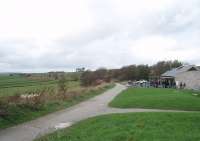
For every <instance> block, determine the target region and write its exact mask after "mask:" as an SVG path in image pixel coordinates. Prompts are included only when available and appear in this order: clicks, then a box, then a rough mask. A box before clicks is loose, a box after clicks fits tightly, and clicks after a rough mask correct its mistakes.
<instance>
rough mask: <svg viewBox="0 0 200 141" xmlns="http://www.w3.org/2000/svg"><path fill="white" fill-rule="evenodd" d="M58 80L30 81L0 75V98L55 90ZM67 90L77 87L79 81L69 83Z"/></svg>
mask: <svg viewBox="0 0 200 141" xmlns="http://www.w3.org/2000/svg"><path fill="white" fill-rule="evenodd" d="M57 84H58V80H31V79H28V78H26V77H23V76H18V75H16V76H8V75H0V97H1V96H12V95H16V94H29V93H37V91H42V90H44V89H46V88H50V89H52V90H53V89H55V88H56V87H57ZM67 85H68V87H69V88H73V87H74V88H77V87H79V85H80V84H79V81H70V82H69V83H68V84H67Z"/></svg>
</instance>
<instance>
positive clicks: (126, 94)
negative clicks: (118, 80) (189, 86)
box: [109, 88, 200, 111]
mask: <svg viewBox="0 0 200 141" xmlns="http://www.w3.org/2000/svg"><path fill="white" fill-rule="evenodd" d="M193 94H194V92H192V91H183V90H176V89H156V88H149V89H145V88H130V89H128V90H125V91H123V92H122V93H121V94H120V95H118V96H117V97H116V98H115V99H114V100H113V101H112V102H111V103H110V104H109V105H110V106H112V107H119V108H152V109H153V108H155V109H174V110H190V111H200V97H199V96H195V95H193Z"/></svg>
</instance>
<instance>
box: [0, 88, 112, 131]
mask: <svg viewBox="0 0 200 141" xmlns="http://www.w3.org/2000/svg"><path fill="white" fill-rule="evenodd" d="M71 85H73V84H71ZM112 87H114V85H113V84H109V85H105V86H103V87H100V88H98V89H96V90H89V91H87V92H85V93H83V94H81V95H80V96H77V97H74V98H73V99H70V100H53V101H47V103H45V105H44V106H43V107H42V108H41V109H39V110H33V109H31V108H29V107H24V106H23V107H20V106H15V105H11V106H9V108H8V111H9V113H11V114H9V115H8V116H7V117H6V118H3V117H0V129H3V128H7V127H10V126H13V125H17V124H20V123H23V122H26V121H29V120H33V119H36V118H38V117H41V116H44V115H46V114H48V113H52V112H55V111H58V110H61V109H64V108H67V107H70V106H72V105H75V104H77V103H80V102H82V101H84V100H87V99H89V98H91V97H94V96H96V95H98V94H101V93H102V92H104V91H106V90H107V89H110V88H112Z"/></svg>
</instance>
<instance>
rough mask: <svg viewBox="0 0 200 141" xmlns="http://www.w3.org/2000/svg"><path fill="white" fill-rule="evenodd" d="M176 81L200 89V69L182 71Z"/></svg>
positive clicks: (189, 87)
mask: <svg viewBox="0 0 200 141" xmlns="http://www.w3.org/2000/svg"><path fill="white" fill-rule="evenodd" d="M175 81H179V83H180V82H182V83H185V84H186V88H187V89H198V90H200V71H188V72H183V73H180V74H178V75H177V76H176V78H175Z"/></svg>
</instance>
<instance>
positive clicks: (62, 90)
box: [58, 76, 68, 95]
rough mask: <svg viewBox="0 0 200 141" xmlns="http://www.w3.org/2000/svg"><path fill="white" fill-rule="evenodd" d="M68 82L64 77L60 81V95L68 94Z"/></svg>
mask: <svg viewBox="0 0 200 141" xmlns="http://www.w3.org/2000/svg"><path fill="white" fill-rule="evenodd" d="M67 89H68V88H67V80H66V78H65V77H64V76H62V77H61V78H60V79H59V81H58V91H59V94H62V95H65V93H66V92H67Z"/></svg>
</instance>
